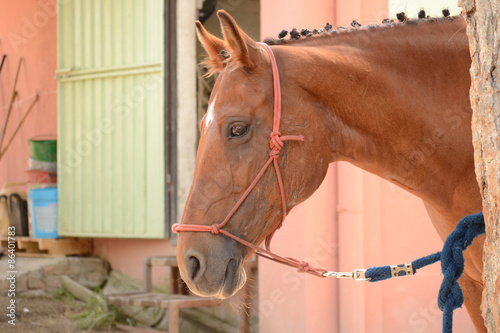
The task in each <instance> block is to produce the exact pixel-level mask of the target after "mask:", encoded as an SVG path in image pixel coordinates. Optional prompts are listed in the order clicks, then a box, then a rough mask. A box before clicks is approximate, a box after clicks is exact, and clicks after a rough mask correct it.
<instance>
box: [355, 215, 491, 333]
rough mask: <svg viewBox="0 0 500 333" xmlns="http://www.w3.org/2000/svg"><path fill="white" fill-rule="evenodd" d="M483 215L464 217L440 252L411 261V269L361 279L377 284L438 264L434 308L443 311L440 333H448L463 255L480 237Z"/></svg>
mask: <svg viewBox="0 0 500 333" xmlns="http://www.w3.org/2000/svg"><path fill="white" fill-rule="evenodd" d="M484 232H485V227H484V217H483V213H482V212H480V213H477V214H473V215H469V216H466V217H464V218H463V219H462V220H460V222H458V224H457V226H456V227H455V230H454V231H453V232H452V233H451V234H450V235H449V236H448V238H447V239H446V241H445V243H444V246H443V251H441V252H437V253H434V254H431V255H429V256H426V257H422V258H420V259H417V260H414V261H412V263H411V265H409V264H404V265H395V266H381V267H372V268H369V269H367V270H366V272H365V278H366V279H368V280H369V281H370V282H377V281H383V280H386V279H389V278H391V277H395V276H406V275H414V274H415V273H416V272H417V270H418V269H420V268H422V267H425V266H428V265H431V264H433V263H435V262H437V261H439V260H441V271H442V272H443V282H442V284H441V287H440V288H439V294H438V306H439V309H440V310H441V311H443V333H451V332H452V328H453V311H454V310H455V309H457V308H459V307H461V306H462V304H463V303H464V296H463V293H462V289H461V288H460V286H459V285H458V282H457V280H458V279H459V278H460V276H462V273H463V271H464V255H463V251H465V249H467V247H469V245H470V244H472V241H473V240H474V238H476V236H478V235H481V234H484Z"/></svg>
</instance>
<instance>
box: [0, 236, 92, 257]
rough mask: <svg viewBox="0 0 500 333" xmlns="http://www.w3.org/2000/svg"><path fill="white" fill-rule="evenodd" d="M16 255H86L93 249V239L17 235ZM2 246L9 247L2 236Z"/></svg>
mask: <svg viewBox="0 0 500 333" xmlns="http://www.w3.org/2000/svg"><path fill="white" fill-rule="evenodd" d="M14 239H15V245H16V255H17V256H21V257H23V256H24V257H29V256H32V257H62V256H66V255H85V254H90V253H91V251H92V240H91V239H83V238H59V239H51V238H30V237H15V238H14ZM1 244H2V247H7V245H8V240H7V238H5V237H3V238H1Z"/></svg>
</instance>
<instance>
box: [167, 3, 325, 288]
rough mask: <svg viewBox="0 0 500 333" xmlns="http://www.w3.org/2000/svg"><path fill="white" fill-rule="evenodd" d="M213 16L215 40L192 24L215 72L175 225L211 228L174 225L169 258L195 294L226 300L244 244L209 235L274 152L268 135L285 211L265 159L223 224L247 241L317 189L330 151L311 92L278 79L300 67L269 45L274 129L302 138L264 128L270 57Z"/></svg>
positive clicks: (238, 275)
mask: <svg viewBox="0 0 500 333" xmlns="http://www.w3.org/2000/svg"><path fill="white" fill-rule="evenodd" d="M218 18H219V21H220V24H221V28H222V32H223V36H224V39H223V40H221V39H219V38H217V37H215V36H213V35H211V34H210V33H208V32H207V31H206V30H205V29H204V27H203V26H202V25H201V23H199V22H197V23H196V29H197V34H198V38H199V40H200V42H201V44H202V45H203V47H204V48H205V50H206V52H207V54H208V58H207V60H206V61H205V62H206V64H208V65H209V67H210V68H211V71H212V72H220V74H219V76H218V78H217V81H216V83H215V86H214V88H213V91H212V95H211V97H210V101H209V107H208V110H207V112H206V114H205V116H204V117H203V119H202V120H201V123H200V132H201V136H200V142H199V147H198V152H197V157H196V167H195V172H194V179H193V183H192V186H191V189H190V192H189V195H188V199H187V202H186V205H185V208H184V213H183V215H182V220H181V224H180V226H182V225H197V226H202V227H204V228H205V230H206V229H207V228H208V229H210V228H214V229H215V230H213V232H212V233H211V232H189V231H185V232H180V233H179V239H178V245H177V260H178V262H179V270H180V273H181V276H182V278H183V279H184V281H185V282H186V284H187V285H188V287H189V288H190V289H191V290H192V291H193V292H194V293H196V294H198V295H201V296H215V297H218V298H227V297H230V296H232V295H234V294H235V293H236V292H237V291H238V290H239V289H240V288H241V287H242V286H243V285H244V283H245V280H246V275H245V270H244V269H243V266H242V264H243V262H244V260H245V259H246V258H248V257H249V256H250V255H251V254H252V252H253V250H252V249H251V248H249V247H247V246H244V245H242V244H241V243H239V242H237V241H235V240H234V239H232V238H230V237H227V236H226V235H224V234H220V233H218V230H217V228H218V225H219V224H220V223H221V221H223V220H224V219H225V218H226V217H227V216H228V214H229V213H230V211H231V210H232V208H233V207H234V206H235V204H236V203H237V202H238V201H239V200H240V199H241V198H242V195H243V194H244V193H245V192H246V191H247V189H248V188H249V186H250V184H251V183H252V182H253V181H254V179H255V177H256V175H257V174H259V172H260V171H261V169H262V167H263V165H264V164H265V163H266V161H268V160H269V158H270V153H271V154H273V152H272V151H273V149H270V139H271V141H273V140H278V142H276V141H275V142H274V145H279V148H280V149H279V150H278V152H274V153H275V157H274V158H275V159H276V162H277V164H278V165H279V169H280V173H281V176H282V179H283V181H282V182H283V193H284V194H285V198H286V201H285V207H284V208H285V209H283V206H282V196H281V191H280V187H279V182H278V181H277V173H276V171H275V169H273V168H272V167H269V168H267V169H265V170H264V169H262V170H263V174H262V178H260V180H259V181H258V182H257V183H256V184H255V186H254V187H253V189H252V190H251V191H250V192H249V193H248V196H246V197H245V199H244V200H243V201H242V202H241V205H239V207H237V209H236V210H235V211H234V214H232V215H231V216H230V218H229V220H228V221H227V223H225V224H224V226H223V227H222V228H223V229H224V230H225V231H227V232H228V233H231V234H232V235H235V236H237V237H239V238H241V239H243V240H245V241H247V242H250V243H252V244H255V245H258V244H261V243H262V242H263V240H264V239H265V238H266V237H267V236H269V235H271V234H272V233H273V232H274V231H275V230H276V229H277V228H278V227H279V226H280V224H281V222H282V219H283V212H284V211H289V210H290V209H291V208H292V207H294V206H295V205H297V204H298V203H300V202H302V201H304V200H305V199H306V198H307V197H309V196H310V195H311V194H312V193H313V192H314V191H315V190H316V189H317V188H318V187H319V185H320V183H321V182H322V180H323V178H324V176H325V174H326V171H327V169H328V164H329V163H330V161H331V158H330V157H331V154H332V152H331V151H330V144H329V140H330V136H326V135H325V129H324V125H323V122H324V119H322V118H321V116H320V115H319V114H318V113H317V112H316V113H314V112H309V111H311V110H312V108H313V107H317V106H315V105H314V99H313V98H312V97H311V96H310V94H308V93H306V92H305V91H304V90H303V89H302V87H301V84H300V83H297V82H295V80H291V79H288V78H287V76H288V75H287V72H291V73H292V72H293V73H294V74H296V75H295V76H297V75H299V74H300V73H298V71H299V70H303V71H304V70H307V68H300V69H299V68H297V66H295V65H292V63H291V62H290V61H288V60H287V59H288V58H289V56H290V54H285V53H284V52H283V50H282V49H281V48H282V47H280V46H273V51H274V54H275V55H276V59H277V64H278V68H279V72H280V76H281V89H282V91H283V93H282V103H281V105H282V115H281V121H280V132H281V133H283V136H286V135H301V136H303V137H304V141H303V142H299V141H285V140H280V139H279V134H276V133H274V134H273V121H274V118H273V114H274V113H273V110H274V109H273V105H274V98H275V96H274V93H273V74H272V68H271V62H270V57H269V55H268V54H267V53H266V52H265V50H264V49H263V47H262V46H261V45H259V43H257V42H256V41H254V40H253V39H252V38H250V37H249V36H248V35H247V34H246V33H244V32H243V31H242V30H241V29H240V27H239V26H238V25H237V24H236V22H235V21H234V19H233V18H232V17H231V16H230V15H228V14H227V13H226V12H224V11H219V12H218ZM292 56H293V55H292ZM299 76H300V75H299ZM276 135H278V138H276ZM271 147H273V143H271ZM274 150H276V149H274ZM210 226H213V227H210Z"/></svg>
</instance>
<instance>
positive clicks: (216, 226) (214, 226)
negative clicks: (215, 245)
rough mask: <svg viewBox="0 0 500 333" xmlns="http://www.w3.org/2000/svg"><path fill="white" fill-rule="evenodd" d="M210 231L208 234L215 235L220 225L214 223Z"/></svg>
mask: <svg viewBox="0 0 500 333" xmlns="http://www.w3.org/2000/svg"><path fill="white" fill-rule="evenodd" d="M211 227H212V230H210V232H211V233H212V234H214V235H217V234H218V233H219V232H220V224H217V223H214V224H212V226H211Z"/></svg>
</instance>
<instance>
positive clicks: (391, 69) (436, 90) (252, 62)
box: [174, 11, 485, 331]
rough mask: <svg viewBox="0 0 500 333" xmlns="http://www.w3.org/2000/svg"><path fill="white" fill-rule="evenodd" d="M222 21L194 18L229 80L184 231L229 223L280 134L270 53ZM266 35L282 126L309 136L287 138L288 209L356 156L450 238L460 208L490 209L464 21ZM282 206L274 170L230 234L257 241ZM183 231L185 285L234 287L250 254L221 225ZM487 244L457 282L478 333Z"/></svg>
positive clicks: (198, 289)
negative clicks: (291, 36)
mask: <svg viewBox="0 0 500 333" xmlns="http://www.w3.org/2000/svg"><path fill="white" fill-rule="evenodd" d="M218 17H219V21H220V24H221V27H222V31H223V35H224V40H221V39H218V38H217V37H215V36H213V35H211V34H209V33H208V32H207V31H206V30H205V29H204V28H203V26H202V25H201V24H200V23H199V22H197V24H196V28H197V33H198V37H199V40H200V42H201V43H202V44H203V47H204V48H205V50H206V52H207V53H208V59H207V61H206V63H207V64H208V65H209V66H210V68H211V70H212V72H220V75H219V77H218V79H217V81H216V83H215V86H214V89H213V92H212V95H211V98H210V102H209V108H208V111H207V113H206V114H205V116H204V118H203V119H202V121H201V123H200V131H201V137H200V143H199V148H198V153H197V163H196V168H195V174H194V179H193V184H192V187H191V190H190V193H189V196H188V199H187V202H186V206H185V210H184V214H183V216H182V220H181V226H182V225H201V226H204V227H203V228H205V229H207V228H208V229H210V226H211V225H214V224H215V225H216V224H219V223H220V222H221V221H223V220H224V219H225V218H226V216H227V215H228V213H229V211H230V210H231V209H232V208H233V207H234V205H235V203H236V202H237V201H238V200H239V199H240V198H241V196H242V194H243V193H244V192H245V191H246V190H247V188H248V187H249V185H250V183H252V181H253V180H254V178H255V176H256V175H257V174H258V173H259V171H260V170H261V168H262V165H263V164H264V163H265V162H266V161H267V160H268V159H269V137H270V135H271V132H272V131H273V103H274V98H275V95H274V93H273V75H272V70H271V63H270V55H268V53H267V52H265V49H264V48H263V47H262V46H261V45H259V44H258V43H257V42H256V41H254V40H252V39H251V38H250V37H249V36H248V35H247V34H245V33H244V32H243V31H242V30H241V29H240V28H239V27H238V25H237V24H236V22H235V21H234V19H233V18H232V17H231V16H230V15H228V14H227V13H226V12H224V11H219V12H218ZM268 44H272V46H271V49H272V53H274V55H275V58H276V63H277V67H278V70H279V75H280V78H281V91H282V102H281V105H282V115H281V123H280V131H281V132H282V133H283V134H284V135H301V136H303V137H304V141H302V142H299V141H285V142H284V144H283V147H282V149H281V152H280V155H279V157H278V158H277V162H278V163H279V168H280V170H281V175H282V179H283V190H284V193H285V196H286V207H285V208H286V210H288V211H289V210H290V209H292V208H293V207H294V206H296V205H297V204H299V203H301V202H302V201H304V200H305V199H307V198H308V197H309V196H310V195H311V194H312V193H313V192H314V191H316V189H317V188H318V187H319V185H320V184H321V182H322V181H323V179H324V177H325V175H326V172H327V169H328V165H329V163H332V162H335V161H348V162H350V163H352V164H354V165H356V166H358V167H360V168H362V169H364V170H366V171H369V172H371V173H374V174H376V175H378V176H380V177H382V178H384V179H386V180H388V181H390V182H392V183H394V184H397V185H398V186H400V187H402V188H403V189H405V190H407V191H409V192H410V193H413V194H414V195H416V196H418V197H419V198H421V199H422V200H423V201H424V204H425V207H426V209H427V211H428V213H429V216H430V218H431V220H432V222H433V224H434V226H435V228H436V230H437V232H438V233H439V235H440V237H441V238H442V239H443V240H444V239H445V238H446V237H447V235H448V234H449V233H450V232H451V231H452V230H453V229H454V227H455V225H456V223H457V222H458V221H459V220H460V219H461V218H462V217H464V216H466V215H469V214H472V213H477V212H478V211H481V210H482V200H481V196H480V193H479V188H478V185H477V182H476V176H475V173H474V160H473V158H474V154H473V153H474V152H473V146H472V135H471V115H472V110H471V107H470V102H469V87H470V76H469V67H470V63H471V60H470V55H469V48H468V42H467V37H466V34H465V22H464V20H463V19H462V18H460V17H455V18H442V19H426V20H418V21H413V20H410V21H408V22H406V23H391V24H386V25H379V26H369V27H364V28H357V29H343V30H336V31H335V30H333V31H330V32H328V33H327V32H323V33H321V34H315V35H313V36H310V37H307V38H301V39H299V40H293V41H290V40H287V41H284V40H281V41H276V40H274V41H271V42H268ZM283 210H284V209H283V208H282V199H281V194H280V188H279V186H278V182H277V173H276V172H275V170H273V168H272V167H270V168H268V169H267V170H266V171H265V172H264V174H263V176H262V178H261V179H260V181H259V182H258V183H257V184H256V185H255V187H254V188H253V190H252V191H251V192H250V193H249V194H248V197H246V199H245V200H244V201H243V203H242V204H241V206H240V207H239V208H238V209H237V210H236V211H235V212H234V215H232V216H231V217H230V219H229V220H228V222H227V224H225V225H224V227H223V229H224V230H225V231H226V232H228V233H231V234H232V235H236V236H237V237H240V238H242V239H243V240H245V241H247V242H250V243H252V244H256V245H258V244H261V243H262V242H263V240H264V239H265V238H266V237H267V236H269V235H271V234H272V233H273V232H274V231H275V229H276V228H277V227H278V226H279V225H280V223H281V219H282V215H283V213H282V212H283ZM174 229H175V228H174ZM184 230H185V229H184ZM184 230H182V228H178V229H177V231H182V232H180V234H179V239H178V246H177V260H178V262H179V269H180V273H181V276H182V278H183V279H184V281H185V282H186V284H187V285H188V287H189V288H190V289H191V290H192V291H193V292H194V293H196V294H198V295H203V296H215V297H219V298H226V297H230V296H232V295H233V294H235V293H236V292H237V291H238V290H239V289H240V288H241V287H242V286H243V284H244V283H245V279H246V277H245V272H244V269H243V266H242V263H243V261H244V260H245V259H246V258H247V257H248V256H249V255H250V254H251V253H253V252H254V250H253V249H251V248H249V247H247V246H244V245H242V244H241V243H239V242H237V241H235V240H234V239H232V238H230V237H227V236H225V235H222V234H212V233H210V232H190V231H185V232H184ZM217 231H218V230H217ZM215 233H217V232H215ZM483 241H484V237H482V238H480V239H479V240H476V241H475V242H474V243H473V244H472V245H471V246H470V248H469V249H468V250H467V251H466V252H465V272H464V274H463V276H462V278H461V279H460V285H461V287H462V289H463V290H464V295H465V304H466V307H467V310H468V312H469V314H470V316H471V318H472V320H473V322H474V325H475V327H476V329H477V330H478V331H485V328H484V325H483V320H482V317H481V311H480V304H481V293H482V286H483V284H482V245H483Z"/></svg>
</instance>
